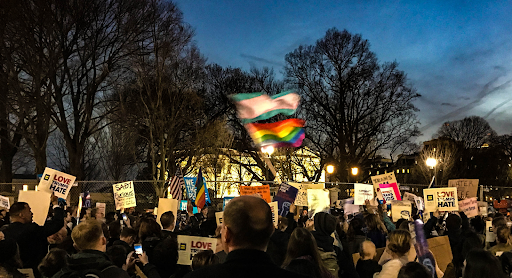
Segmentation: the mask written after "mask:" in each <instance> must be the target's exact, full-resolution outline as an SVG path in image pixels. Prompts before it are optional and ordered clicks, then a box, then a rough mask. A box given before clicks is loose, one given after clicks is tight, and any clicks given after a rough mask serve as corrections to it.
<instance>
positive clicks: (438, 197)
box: [423, 187, 459, 212]
mask: <svg viewBox="0 0 512 278" xmlns="http://www.w3.org/2000/svg"><path fill="white" fill-rule="evenodd" d="M423 196H424V199H423V201H424V202H425V210H427V211H430V212H433V211H436V210H437V209H439V211H458V210H459V202H458V200H457V188H456V187H441V188H431V189H423Z"/></svg>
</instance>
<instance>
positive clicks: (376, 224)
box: [364, 213, 381, 231]
mask: <svg viewBox="0 0 512 278" xmlns="http://www.w3.org/2000/svg"><path fill="white" fill-rule="evenodd" d="M364 222H365V224H366V227H368V231H376V230H380V229H381V228H380V226H381V225H380V219H379V216H378V215H376V214H373V213H370V214H368V215H366V216H365V217H364Z"/></svg>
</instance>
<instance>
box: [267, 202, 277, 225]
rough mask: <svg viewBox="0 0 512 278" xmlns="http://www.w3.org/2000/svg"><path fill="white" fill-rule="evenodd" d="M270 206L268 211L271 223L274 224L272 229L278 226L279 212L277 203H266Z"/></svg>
mask: <svg viewBox="0 0 512 278" xmlns="http://www.w3.org/2000/svg"><path fill="white" fill-rule="evenodd" d="M268 205H269V206H270V210H271V211H272V222H274V227H275V228H277V225H278V224H279V211H278V205H277V201H275V202H270V203H268Z"/></svg>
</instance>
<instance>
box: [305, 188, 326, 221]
mask: <svg viewBox="0 0 512 278" xmlns="http://www.w3.org/2000/svg"><path fill="white" fill-rule="evenodd" d="M330 206H331V202H330V199H329V190H327V189H308V209H309V211H308V212H309V217H313V215H315V214H316V213H318V212H329V209H330Z"/></svg>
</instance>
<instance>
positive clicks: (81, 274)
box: [53, 265, 116, 278]
mask: <svg viewBox="0 0 512 278" xmlns="http://www.w3.org/2000/svg"><path fill="white" fill-rule="evenodd" d="M112 267H116V266H115V265H109V266H107V267H105V268H104V269H102V270H101V271H100V270H97V269H81V270H72V269H69V268H64V269H62V270H61V271H60V272H58V273H57V274H55V275H54V276H53V277H54V278H108V277H106V276H105V275H104V274H103V272H104V271H105V270H107V269H109V268H112Z"/></svg>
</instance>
